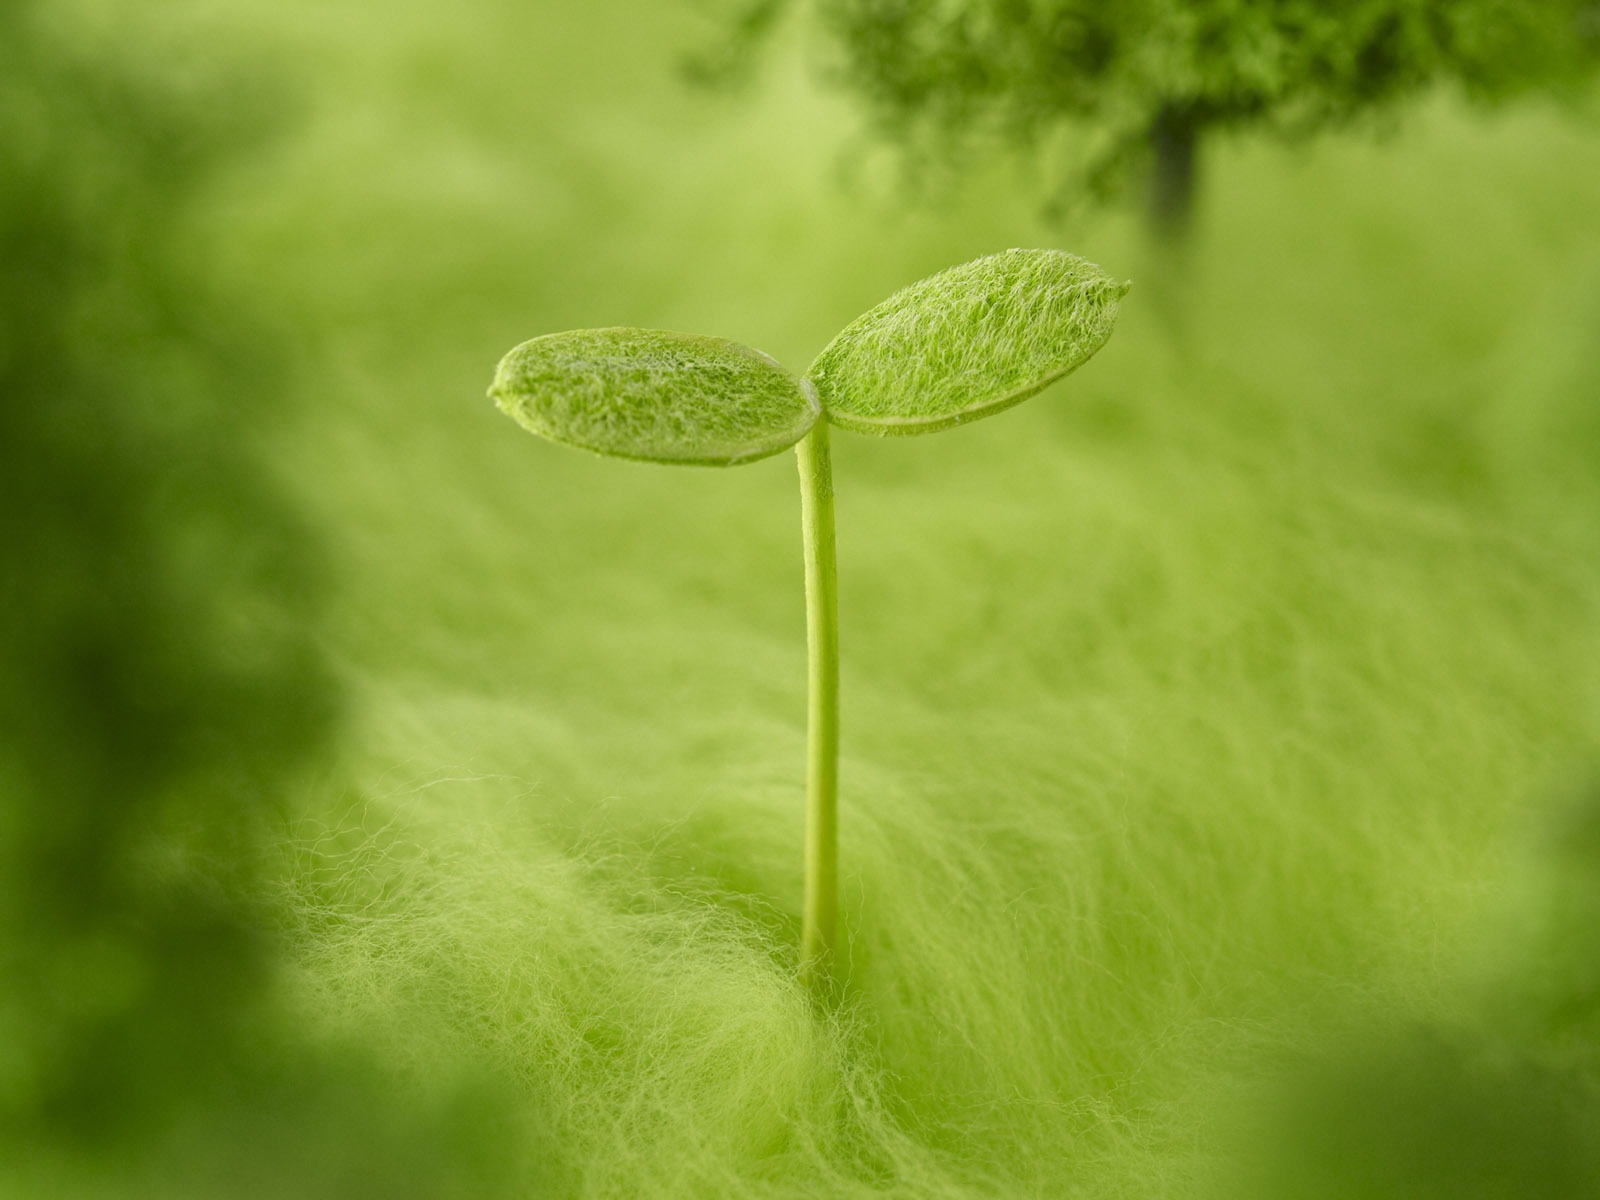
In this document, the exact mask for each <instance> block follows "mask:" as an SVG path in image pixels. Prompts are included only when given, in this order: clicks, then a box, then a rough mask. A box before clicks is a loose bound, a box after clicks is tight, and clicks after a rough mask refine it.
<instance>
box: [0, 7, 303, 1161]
mask: <svg viewBox="0 0 1600 1200" xmlns="http://www.w3.org/2000/svg"><path fill="white" fill-rule="evenodd" d="M113 50H114V53H113V52H112V51H109V50H107V49H105V48H97V47H96V46H95V44H94V39H93V37H92V36H86V35H85V32H84V31H81V30H74V29H73V28H72V27H71V26H70V24H67V23H65V18H64V15H63V14H62V13H61V12H60V10H56V9H54V8H53V6H50V5H44V4H27V3H24V4H18V3H7V4H5V5H0V261H3V262H4V263H5V270H4V273H3V275H0V396H3V397H4V400H3V403H0V546H3V547H4V554H5V571H4V574H3V576H0V792H3V796H4V802H3V805H0V1045H3V1046H4V1048H5V1049H4V1052H3V1053H0V1147H5V1146H7V1145H8V1144H9V1146H10V1148H11V1150H12V1152H13V1153H12V1154H11V1155H9V1156H8V1154H7V1153H6V1151H5V1150H4V1149H3V1148H0V1160H7V1161H14V1160H15V1158H16V1153H15V1152H16V1151H17V1150H18V1148H19V1147H34V1148H37V1147H39V1146H41V1145H46V1144H55V1143H59V1144H78V1145H80V1146H83V1147H88V1146H94V1147H99V1148H101V1149H105V1148H107V1147H111V1146H114V1145H127V1144H136V1143H138V1142H139V1141H140V1140H141V1139H142V1138H144V1136H145V1134H146V1133H147V1132H148V1130H149V1129H150V1128H152V1127H160V1126H162V1125H163V1124H165V1123H166V1122H167V1121H169V1120H170V1119H171V1118H172V1115H173V1112H174V1110H175V1108H176V1107H177V1106H180V1105H182V1104H186V1103H193V1102H195V1099H196V1098H197V1097H199V1096H201V1095H204V1094H206V1093H207V1091H208V1087H209V1083H208V1081H211V1080H214V1079H220V1078H225V1077H227V1076H228V1073H229V1072H230V1071H231V1070H232V1067H231V1066H230V1065H229V1063H230V1061H232V1060H233V1059H234V1058H236V1057H237V1055H238V1054H240V1053H242V1052H243V1051H242V1050H241V1046H240V1041H239V1029H238V1028H237V1027H235V1026H234V1025H233V1024H232V1019H233V1017H234V1016H235V1015H238V1016H239V1018H240V1020H241V1021H242V1020H243V1017H244V1014H245V1013H246V1012H247V1011H248V1010H249V1007H250V1001H251V999H252V997H253V996H254V994H255V992H256V989H257V988H258V986H259V983H260V979H261V975H262V971H263V969H264V958H263V955H262V953H261V949H260V947H259V945H258V944H257V939H256V938H255V936H254V935H253V934H252V932H251V930H252V923H251V922H250V921H249V920H248V919H247V917H246V915H245V914H244V913H243V912H242V911H241V906H240V900H239V896H240V894H241V891H242V889H235V888H232V887H230V886H228V883H227V881H228V880H229V878H230V876H233V877H237V876H240V875H245V874H247V873H248V865H247V864H248V863H250V862H251V860H252V855H251V853H250V849H251V846H252V837H253V835H254V834H256V833H258V832H259V830H260V829H261V821H260V817H261V814H262V810H263V808H264V807H266V806H267V803H268V802H269V801H270V800H271V799H272V798H273V797H274V796H276V795H277V794H278V793H279V792H280V791H281V789H282V788H283V786H284V784H285V781H286V779H287V778H288V775H289V772H291V771H292V770H294V769H295V768H296V767H297V765H298V764H299V763H300V762H301V761H302V760H303V759H304V757H305V756H306V754H307V753H308V752H309V751H311V750H312V749H313V748H314V747H315V746H316V745H317V744H318V743H319V742H320V740H321V738H322V733H323V730H324V727H325V725H326V723H327V721H328V719H329V714H330V712H331V704H330V696H331V693H330V689H329V687H328V684H327V681H326V678H325V674H324V672H323V670H322V667H321V665H320V659H319V656H318V654H317V653H316V651H315V650H314V648H313V644H312V641H311V635H310V630H309V627H308V621H309V618H310V615H311V612H312V609H313V606H314V599H315V592H316V589H315V587H314V577H315V576H314V571H312V570H311V569H309V567H308V556H307V553H306V545H307V543H308V539H307V537H306V536H305V534H304V531H303V530H302V529H301V528H299V526H298V525H297V523H296V521H295V520H294V519H293V518H292V516H291V515H290V514H289V512H288V510H287V508H286V506H285V504H284V503H283V501H282V499H281V498H280V497H279V496H278V495H277V494H276V493H275V491H274V489H273V487H272V486H271V485H270V482H269V480H268V478H267V475H266V473H265V471H264V470H263V468H262V466H261V464H260V463H259V462H258V461H257V460H256V458H255V456H254V454H253V452H252V449H251V447H252V445H253V443H254V442H255V441H256V440H257V439H258V435H259V433H260V432H261V430H262V428H263V417H265V416H267V415H269V414H271V413H273V412H274V411H276V410H278V409H279V408H280V407H281V406H280V403H279V400H280V397H281V395H282V386H281V385H282V382H283V371H282V370H281V369H280V368H281V366H282V363H281V361H280V360H279V358H278V356H277V355H276V352H275V351H273V350H272V349H270V342H269V341H268V340H265V339H263V338H261V337H260V336H259V335H258V333H257V331H256V330H255V329H254V327H253V325H252V322H250V321H249V320H247V319H244V318H242V317H241V315H240V308H239V305H238V304H237V303H231V302H229V301H227V300H226V299H224V298H222V297H221V296H219V295H217V294H216V293H215V292H214V291H213V289H212V288H211V287H210V286H209V285H208V282H207V280H206V276H205V272H204V270H203V269H202V266H201V248H200V247H199V246H197V245H196V244H195V239H194V238H193V237H192V234H191V231H192V230H193V229H194V228H195V222H194V218H195V216H196V211H197V209H196V205H197V203H198V202H199V201H201V200H202V198H203V195H204V193H203V190H202V189H201V187H200V185H201V183H202V182H203V181H205V180H206V179H208V178H209V176H210V175H211V173H212V172H213V171H214V169H215V167H216V165H217V164H218V163H219V162H220V161H222V160H224V159H225V158H227V157H228V156H229V155H230V154H231V153H232V152H233V149H234V148H235V147H237V146H238V145H240V144H244V143H248V142H249V141H253V140H258V139H257V138H255V137H254V136H253V135H254V134H255V133H258V132H260V131H261V129H262V121H261V114H262V112H263V111H264V110H263V109H262V108H261V107H260V106H259V105H258V104H255V103H253V102H251V101H250V100H249V99H248V97H249V96H250V94H251V93H250V90H249V89H248V88H245V87H242V86H241V80H240V76H238V75H237V74H235V75H234V77H233V78H232V79H231V80H229V81H228V82H227V84H226V86H223V85H222V83H221V81H220V80H217V79H213V81H212V84H211V85H206V84H203V83H199V82H197V79H198V77H197V76H196V75H195V74H194V72H193V71H192V70H186V69H185V68H186V64H183V63H181V62H173V61H161V60H160V59H158V58H156V57H155V56H153V55H151V56H148V59H146V58H145V57H142V56H141V54H140V53H139V52H138V49H137V48H136V47H132V46H129V45H127V44H120V45H115V46H114V47H113ZM241 97H245V98H246V99H244V100H241Z"/></svg>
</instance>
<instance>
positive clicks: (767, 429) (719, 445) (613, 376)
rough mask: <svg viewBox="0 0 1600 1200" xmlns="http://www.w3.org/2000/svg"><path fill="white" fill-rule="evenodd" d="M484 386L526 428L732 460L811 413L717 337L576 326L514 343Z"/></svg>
mask: <svg viewBox="0 0 1600 1200" xmlns="http://www.w3.org/2000/svg"><path fill="white" fill-rule="evenodd" d="M489 395H490V397H491V398H493V400H494V402H495V403H496V404H497V405H499V407H500V410H501V411H502V412H504V413H505V414H506V415H507V416H509V417H511V418H512V419H513V420H515V421H516V422H517V423H518V424H520V425H522V426H523V427H524V428H525V429H529V430H532V431H533V432H534V433H537V434H539V435H541V436H542V437H547V438H549V439H550V440H551V441H554V442H562V443H564V444H566V445H569V446H577V447H579V448H580V449H583V450H592V451H594V452H595V453H596V454H607V455H612V456H614V457H617V458H632V459H642V460H644V461H646V462H658V463H692V464H698V465H702V466H734V465H736V464H738V463H746V462H751V461H753V460H754V459H758V458H765V457H766V456H768V455H769V454H776V453H778V452H779V451H780V450H784V449H787V448H788V447H790V446H792V445H794V444H795V443H796V442H798V441H799V440H800V439H801V438H802V437H804V436H805V435H806V431H807V430H809V429H810V428H811V426H812V425H813V424H815V423H816V420H817V415H818V412H819V409H818V406H817V402H816V398H815V395H814V394H813V392H812V391H811V387H810V385H809V384H807V383H804V382H803V381H801V380H799V379H797V378H795V376H793V375H792V374H790V373H789V372H788V371H786V370H785V369H784V368H783V367H782V366H781V365H779V364H778V363H777V362H776V361H775V360H773V359H771V358H769V357H767V356H766V355H765V354H762V353H761V352H760V351H759V350H752V349H751V348H750V347H748V346H741V345H740V344H739V343H737V342H730V341H726V340H724V339H722V338H710V337H698V336H696V335H694V334H688V333H669V332H666V331H664V330H659V329H575V330H573V331H571V332H569V333H552V334H548V335H546V336H544V337H538V338H534V339H533V340H532V341H530V342H523V343H522V345H520V346H518V347H517V348H516V349H515V350H512V351H511V352H510V353H509V354H507V355H506V356H505V357H504V358H503V359H501V360H500V367H499V369H498V370H497V371H496V372H495V378H494V384H493V386H492V387H490V389H489Z"/></svg>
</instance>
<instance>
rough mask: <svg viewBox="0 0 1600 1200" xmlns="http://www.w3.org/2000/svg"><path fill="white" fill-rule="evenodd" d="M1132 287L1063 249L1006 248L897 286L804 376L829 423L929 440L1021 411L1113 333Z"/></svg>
mask: <svg viewBox="0 0 1600 1200" xmlns="http://www.w3.org/2000/svg"><path fill="white" fill-rule="evenodd" d="M1127 290H1128V285H1127V284H1125V283H1120V282H1118V281H1117V280H1115V279H1113V278H1111V276H1109V275H1107V274H1106V273H1105V272H1104V271H1103V270H1101V269H1100V268H1099V267H1097V266H1095V264H1093V263H1090V262H1085V261H1084V260H1083V259H1081V258H1078V257H1077V256H1075V255H1072V254H1068V253H1066V252H1064V251H1061V250H1008V251H1006V252H1005V253H1003V254H993V255H989V256H988V257H985V258H980V259H977V260H976V261H974V262H969V263H962V264H961V265H960V266H956V267H951V268H949V269H948V270H944V271H940V272H939V273H938V274H937V275H933V276H931V277H929V278H927V279H923V280H920V281H918V282H917V283H914V284H912V285H910V286H909V287H905V288H902V289H900V290H899V291H898V292H896V293H895V294H894V295H892V296H890V297H889V299H887V300H885V301H884V302H883V303H882V304H879V305H877V306H876V307H874V308H872V309H871V310H869V311H868V312H865V313H863V314H862V315H861V316H859V317H857V318H856V319H855V320H854V321H852V322H850V324H849V325H847V326H846V327H845V328H844V329H843V330H842V331H841V332H840V333H839V335H838V336H837V337H835V338H834V339H833V341H832V342H830V343H829V344H828V346H827V348H826V349H824V350H823V352H822V353H821V354H819V355H818V356H817V359H816V361H815V362H814V363H812V364H811V369H810V370H809V371H808V372H807V377H808V378H809V379H810V380H811V381H812V382H813V383H814V384H815V385H816V388H817V394H818V395H819V396H820V397H821V399H822V405H823V408H824V409H825V410H826V412H827V414H828V420H829V421H831V422H833V423H834V424H836V425H842V426H844V427H845V428H846V429H853V430H856V431H857V432H860V433H876V434H909V433H930V432H933V431H935V430H939V429H946V428H949V427H950V426H952V425H960V424H963V423H965V422H967V421H973V420H976V419H977V418H979V417H983V416H987V415H989V414H990V413H996V412H1000V411H1001V410H1003V409H1006V408H1010V407H1011V406H1012V405H1013V404H1018V403H1020V402H1021V401H1023V400H1025V399H1027V398H1028V397H1029V396H1031V395H1033V394H1034V393H1035V392H1038V391H1039V390H1040V389H1042V388H1044V387H1046V386H1047V385H1049V384H1050V383H1053V382H1054V381H1055V380H1057V379H1060V378H1061V377H1062V376H1064V375H1067V374H1069V373H1071V372H1072V371H1074V370H1076V369H1077V368H1078V367H1079V366H1080V365H1082V364H1083V363H1084V362H1085V361H1086V360H1087V359H1088V358H1089V357H1090V356H1091V355H1092V354H1094V352H1095V351H1096V350H1098V349H1100V347H1101V346H1102V345H1104V344H1105V341H1106V339H1107V338H1108V337H1110V336H1111V327H1112V325H1113V323H1114V322H1115V320H1116V313H1117V302H1118V301H1119V300H1120V299H1121V298H1122V296H1123V295H1124V294H1125V293H1126V292H1127Z"/></svg>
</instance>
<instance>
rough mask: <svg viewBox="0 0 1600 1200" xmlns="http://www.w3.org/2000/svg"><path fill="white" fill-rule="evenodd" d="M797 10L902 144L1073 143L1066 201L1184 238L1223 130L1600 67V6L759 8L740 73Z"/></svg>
mask: <svg viewBox="0 0 1600 1200" xmlns="http://www.w3.org/2000/svg"><path fill="white" fill-rule="evenodd" d="M786 6H788V7H807V8H809V9H810V10H812V12H813V13H814V15H815V17H816V18H817V20H818V21H819V23H820V25H821V27H822V29H823V30H824V33H825V36H826V39H827V41H828V43H829V44H830V46H831V47H832V49H833V62H832V65H831V66H830V68H829V74H830V76H831V77H832V78H833V79H834V80H835V81H836V83H837V84H838V85H839V86H841V87H842V88H844V89H845V90H847V91H849V92H853V93H854V94H856V95H857V96H858V97H859V98H860V99H861V100H862V101H863V102H864V103H865V105H866V106H867V108H868V110H869V112H870V113H871V115H872V117H873V119H874V121H875V123H876V125H877V126H878V128H879V129H880V130H881V131H882V132H883V133H885V134H887V135H889V136H890V137H891V138H892V139H893V140H895V141H897V142H899V143H900V144H902V145H904V146H908V147H911V148H913V149H921V150H930V149H936V150H939V151H942V152H947V151H949V150H951V149H954V148H956V147H959V146H960V145H962V144H964V143H967V142H970V141H973V140H977V139H986V138H993V139H997V140H999V141H1002V142H1004V143H1009V144H1011V145H1013V146H1015V147H1017V148H1019V149H1023V150H1034V149H1037V148H1039V147H1040V146H1041V145H1042V144H1043V143H1044V142H1045V140H1046V139H1048V138H1050V137H1052V136H1054V135H1056V134H1059V133H1062V132H1068V133H1070V134H1071V136H1072V144H1073V160H1074V161H1075V163H1076V164H1077V167H1076V169H1075V171H1074V172H1073V178H1072V179H1070V180H1068V181H1064V184H1063V186H1064V187H1066V188H1069V189H1071V190H1074V191H1084V192H1087V193H1088V194H1090V195H1093V196H1096V197H1098V198H1102V199H1105V198H1111V197H1116V196H1119V195H1121V194H1122V193H1124V192H1125V191H1126V190H1127V188H1128V187H1129V185H1130V184H1131V183H1132V182H1133V181H1135V180H1138V179H1145V180H1147V181H1148V184H1149V187H1150V189H1151V190H1150V202H1151V205H1152V216H1153V217H1154V218H1155V220H1156V221H1157V223H1158V225H1163V226H1165V227H1167V228H1169V229H1177V228H1181V226H1182V225H1183V223H1184V221H1185V220H1186V217H1187V213H1188V209H1189V205H1190V198H1191V193H1192V190H1193V183H1194V171H1195V165H1196V154H1197V150H1198V147H1199V145H1200V144H1201V143H1202V142H1203V140H1204V138H1205V137H1206V136H1207V135H1208V134H1210V133H1212V132H1213V131H1217V130H1224V129H1244V128H1250V129H1255V130H1260V131H1263V132H1267V133H1270V134H1272V135H1276V136H1281V137H1298V136H1305V135H1307V134H1312V133H1316V132H1319V131H1321V130H1324V129H1327V128H1331V127H1336V126H1340V125H1345V124H1348V123H1350V122H1352V121H1355V120H1357V119H1359V118H1362V117H1366V116H1369V115H1371V114H1375V113H1378V112H1380V111H1382V110H1385V109H1389V108H1391V107H1392V106H1393V105H1395V104H1396V102H1399V101H1401V100H1403V99H1405V98H1408V97H1411V96H1414V95H1416V94H1418V93H1420V92H1422V91H1424V90H1426V89H1428V88H1431V87H1433V86H1435V85H1438V84H1445V83H1453V84H1455V85H1458V86H1459V88H1460V89H1461V90H1462V91H1463V92H1464V93H1465V94H1466V95H1467V96H1469V97H1471V98H1473V99H1475V100H1479V101H1487V102H1498V101H1501V100H1504V99H1507V98H1509V97H1512V96H1515V95H1518V94H1521V93H1526V92H1529V91H1533V90H1540V89H1546V90H1561V89H1564V88H1570V87H1573V86H1575V85H1577V84H1578V83H1580V81H1582V80H1583V79H1585V78H1587V77H1588V76H1589V74H1590V73H1591V72H1592V71H1593V69H1594V67H1595V64H1596V62H1597V61H1600V5H1597V4H1596V3H1595V2H1594V0H1352V2H1350V3H1340V4H1329V3H1325V2H1320V0H1120V2H1119V3H1115V4H1107V3H1100V2H1096V0H809V4H807V3H806V0H759V2H758V3H756V4H753V5H750V6H748V7H747V8H746V9H745V10H744V12H743V15H742V16H741V18H740V19H739V21H738V22H737V23H736V26H735V32H734V39H733V45H734V46H735V47H741V48H736V49H733V50H731V51H730V52H729V54H728V55H727V58H726V59H725V61H726V62H728V63H735V64H736V63H738V62H739V61H740V59H741V58H742V57H743V55H744V52H745V51H748V49H749V47H750V44H751V42H753V41H754V40H755V39H756V38H758V37H760V36H762V35H763V34H764V33H765V31H766V30H768V29H770V28H771V27H772V25H773V24H774V22H775V18H776V16H777V15H778V14H779V13H780V12H781V10H782V9H784V8H785V7H786Z"/></svg>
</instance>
